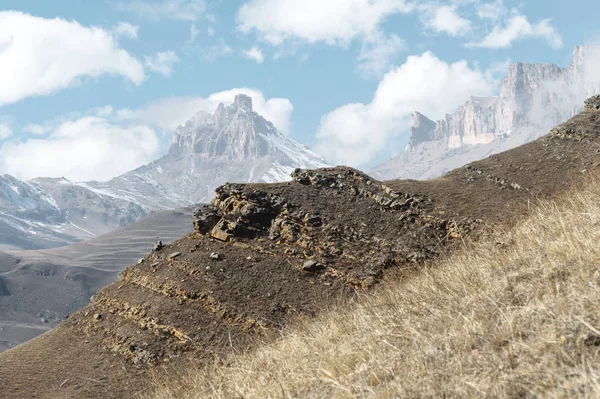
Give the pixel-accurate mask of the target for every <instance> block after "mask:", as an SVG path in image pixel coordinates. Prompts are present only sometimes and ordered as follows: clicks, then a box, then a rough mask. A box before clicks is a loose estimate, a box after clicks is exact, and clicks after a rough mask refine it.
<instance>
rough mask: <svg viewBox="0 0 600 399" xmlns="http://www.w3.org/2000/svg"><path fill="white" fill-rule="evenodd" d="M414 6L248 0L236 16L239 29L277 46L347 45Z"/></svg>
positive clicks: (356, 0)
mask: <svg viewBox="0 0 600 399" xmlns="http://www.w3.org/2000/svg"><path fill="white" fill-rule="evenodd" d="M412 9H413V6H412V5H411V4H410V3H409V2H407V1H404V0H303V1H297V0H250V1H248V2H247V3H246V4H244V5H243V6H242V7H241V8H240V10H239V12H238V15H237V20H238V29H239V30H241V31H242V32H244V33H250V32H256V33H257V34H258V35H259V36H260V37H261V38H262V39H263V40H265V41H266V42H268V43H270V44H272V45H280V44H283V43H284V42H285V41H286V40H292V41H293V40H303V41H306V42H308V43H316V42H325V43H327V44H336V45H347V44H348V43H350V42H351V41H352V40H353V39H355V38H360V37H365V36H370V35H372V34H374V33H376V32H377V31H378V30H379V24H380V23H381V22H382V20H383V19H384V18H385V17H387V16H389V15H392V14H396V13H399V12H410V11H411V10H412Z"/></svg>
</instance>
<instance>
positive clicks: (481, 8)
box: [477, 0, 508, 21]
mask: <svg viewBox="0 0 600 399" xmlns="http://www.w3.org/2000/svg"><path fill="white" fill-rule="evenodd" d="M507 11H508V10H507V9H506V7H505V6H504V1H503V0H496V1H494V2H491V3H483V4H479V5H478V6H477V16H478V17H479V18H480V19H489V20H491V21H497V20H499V19H500V18H502V17H504V16H505V15H506V13H507Z"/></svg>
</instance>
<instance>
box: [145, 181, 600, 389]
mask: <svg viewBox="0 0 600 399" xmlns="http://www.w3.org/2000/svg"><path fill="white" fill-rule="evenodd" d="M219 364H220V365H219V366H212V367H206V368H204V369H199V370H197V371H194V372H192V373H190V374H189V375H185V376H182V377H181V378H177V379H175V380H173V379H172V380H171V381H170V382H169V383H167V384H166V386H163V384H159V385H160V388H159V389H158V392H157V393H155V394H153V395H152V396H151V397H152V398H155V399H171V398H187V399H191V398H353V397H356V398H397V397H442V396H445V397H500V398H502V397H597V396H600V379H599V370H600V178H598V177H596V178H594V179H592V180H590V181H589V182H588V184H587V185H586V186H585V187H584V188H582V189H579V190H575V191H572V192H571V193H570V194H569V195H568V196H567V197H565V198H564V199H563V200H561V201H560V202H546V203H540V204H537V205H536V210H534V211H533V212H532V214H531V216H530V217H529V218H527V219H526V220H523V221H522V222H520V223H519V224H518V225H517V226H515V227H514V228H512V229H510V230H502V231H496V232H494V233H493V234H492V235H491V236H490V237H487V238H485V239H482V240H480V242H478V243H476V244H472V245H467V246H466V247H465V249H464V250H462V251H459V252H455V253H454V255H452V256H451V257H449V258H447V259H444V260H442V261H440V262H438V263H436V264H432V265H429V266H427V267H425V268H423V269H422V270H421V271H419V272H418V273H413V274H411V275H409V276H408V277H405V278H403V279H402V280H401V281H395V282H394V281H391V280H388V283H387V284H386V285H385V286H384V287H382V288H380V289H379V290H378V291H377V292H376V293H375V294H374V295H372V296H368V297H367V298H360V299H359V300H357V301H355V302H352V303H351V304H346V305H342V306H340V307H339V308H338V309H336V310H334V311H329V312H325V313H323V314H322V315H321V316H319V317H318V318H317V319H316V320H312V321H310V322H307V323H306V324H304V325H302V326H297V327H296V328H295V329H293V330H289V331H286V332H285V334H284V336H283V337H282V338H281V339H280V340H278V341H277V342H274V343H271V344H266V345H263V346H262V347H260V348H259V349H257V350H254V351H251V352H248V353H245V354H239V355H236V356H233V357H232V358H228V359H224V360H222V361H220V362H219Z"/></svg>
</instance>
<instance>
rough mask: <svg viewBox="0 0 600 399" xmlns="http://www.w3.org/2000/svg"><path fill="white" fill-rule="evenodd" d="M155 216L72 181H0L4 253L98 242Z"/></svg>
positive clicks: (6, 178) (1, 178) (0, 229)
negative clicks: (89, 239)
mask: <svg viewBox="0 0 600 399" xmlns="http://www.w3.org/2000/svg"><path fill="white" fill-rule="evenodd" d="M149 213H150V209H148V208H144V207H142V206H140V205H138V204H136V203H134V202H131V201H129V200H127V199H124V198H118V197H115V196H113V195H112V194H108V193H103V192H101V191H98V190H94V189H92V188H91V187H89V186H87V185H86V184H85V183H73V182H71V181H69V180H67V179H64V178H60V179H47V178H40V179H33V180H30V181H28V182H24V181H22V180H19V179H17V178H15V177H12V176H9V175H4V176H0V249H3V250H14V249H40V248H53V247H58V246H62V245H67V244H69V243H72V242H76V241H81V240H84V239H88V238H92V237H95V236H98V235H101V234H105V233H108V232H109V231H112V230H115V229H118V228H119V227H122V226H125V225H127V224H129V223H132V222H135V221H136V220H138V219H140V218H141V217H144V216H146V215H147V214H149Z"/></svg>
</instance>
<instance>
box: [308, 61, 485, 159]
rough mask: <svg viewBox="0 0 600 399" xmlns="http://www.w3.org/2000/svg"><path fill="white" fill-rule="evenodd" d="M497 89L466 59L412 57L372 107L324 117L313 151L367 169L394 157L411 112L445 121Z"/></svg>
mask: <svg viewBox="0 0 600 399" xmlns="http://www.w3.org/2000/svg"><path fill="white" fill-rule="evenodd" d="M496 85H497V81H496V79H495V77H494V76H493V74H492V73H491V72H490V73H485V72H481V71H479V70H477V69H475V68H471V67H470V66H469V65H468V63H467V62H466V61H459V62H456V63H453V64H448V63H446V62H444V61H442V60H440V59H438V58H437V57H435V56H434V55H433V54H432V53H430V52H426V53H424V54H423V55H420V56H410V57H408V59H407V61H406V63H404V64H403V65H401V66H400V67H396V68H393V69H391V70H390V71H389V72H388V73H387V74H386V75H385V76H384V77H383V79H382V80H381V81H380V83H379V86H378V87H377V91H376V92H375V95H374V97H373V100H372V101H371V102H370V103H369V104H362V103H353V104H347V105H344V106H342V107H340V108H337V109H335V110H334V111H332V112H330V113H328V114H326V115H325V116H323V118H322V119H321V124H320V126H319V129H318V131H317V134H316V144H315V145H314V149H315V150H316V151H318V152H319V153H321V154H322V155H324V156H325V157H326V158H327V160H328V161H329V162H333V163H335V164H347V165H351V166H357V167H361V166H366V165H368V164H369V163H372V162H373V161H374V160H376V158H380V157H389V156H391V155H393V149H394V148H393V146H394V145H395V144H397V143H398V141H399V138H400V137H401V136H402V135H403V134H404V133H405V132H407V131H408V129H409V126H410V115H411V113H412V112H414V111H416V110H419V111H420V112H423V113H425V114H426V115H428V116H429V117H431V118H434V119H438V118H442V117H443V116H444V115H445V114H446V113H449V112H452V111H453V110H455V109H456V108H458V107H459V106H460V105H462V103H464V101H465V100H467V99H468V98H469V96H470V95H472V94H477V95H489V94H491V93H493V91H494V88H495V87H496ZM395 149H397V147H396V148H395Z"/></svg>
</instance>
